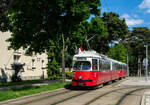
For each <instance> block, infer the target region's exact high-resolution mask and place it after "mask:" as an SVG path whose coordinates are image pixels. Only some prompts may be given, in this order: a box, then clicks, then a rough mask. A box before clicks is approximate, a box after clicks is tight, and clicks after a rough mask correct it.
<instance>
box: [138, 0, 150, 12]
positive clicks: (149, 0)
mask: <svg viewBox="0 0 150 105" xmlns="http://www.w3.org/2000/svg"><path fill="white" fill-rule="evenodd" d="M139 8H140V9H147V10H146V12H147V13H150V0H143V2H142V3H141V4H140V5H139Z"/></svg>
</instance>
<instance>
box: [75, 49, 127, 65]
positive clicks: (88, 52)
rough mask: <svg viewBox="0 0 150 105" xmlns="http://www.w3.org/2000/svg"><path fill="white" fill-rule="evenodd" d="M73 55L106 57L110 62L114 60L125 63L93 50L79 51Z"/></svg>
mask: <svg viewBox="0 0 150 105" xmlns="http://www.w3.org/2000/svg"><path fill="white" fill-rule="evenodd" d="M74 57H96V58H103V59H106V60H109V61H112V62H115V63H119V64H124V65H126V64H125V63H122V62H119V61H117V60H114V59H111V58H108V57H107V56H105V55H103V54H99V53H97V52H96V51H93V50H91V51H83V52H80V53H78V54H76V55H74Z"/></svg>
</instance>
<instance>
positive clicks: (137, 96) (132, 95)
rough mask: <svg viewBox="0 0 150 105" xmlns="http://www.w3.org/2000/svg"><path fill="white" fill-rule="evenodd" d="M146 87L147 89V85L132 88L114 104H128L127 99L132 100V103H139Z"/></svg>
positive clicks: (139, 104)
mask: <svg viewBox="0 0 150 105" xmlns="http://www.w3.org/2000/svg"><path fill="white" fill-rule="evenodd" d="M146 89H148V87H146V88H139V89H134V90H132V91H129V92H127V93H126V94H124V95H123V96H122V97H121V98H120V100H119V101H118V102H117V104H116V105H127V104H128V103H127V101H130V100H132V102H134V103H133V104H134V105H141V100H142V96H143V93H144V91H145V90H146ZM135 100H136V101H135ZM137 101H138V102H137ZM130 104H131V105H132V103H130Z"/></svg>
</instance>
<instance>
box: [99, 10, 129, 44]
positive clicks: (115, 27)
mask: <svg viewBox="0 0 150 105" xmlns="http://www.w3.org/2000/svg"><path fill="white" fill-rule="evenodd" d="M102 20H103V22H104V23H105V27H106V28H107V30H108V34H109V35H108V38H107V41H108V43H112V42H113V41H116V40H117V41H118V40H120V39H124V38H125V36H126V35H127V34H128V27H127V25H126V23H125V19H120V18H119V15H118V14H116V13H114V12H108V13H106V12H104V13H103V16H102Z"/></svg>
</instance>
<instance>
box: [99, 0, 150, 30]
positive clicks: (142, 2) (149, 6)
mask: <svg viewBox="0 0 150 105" xmlns="http://www.w3.org/2000/svg"><path fill="white" fill-rule="evenodd" d="M110 11H112V12H115V13H117V14H119V15H120V18H125V19H126V23H127V25H128V27H129V29H130V30H131V29H132V28H133V27H148V28H149V29H150V0H101V13H103V12H110Z"/></svg>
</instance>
